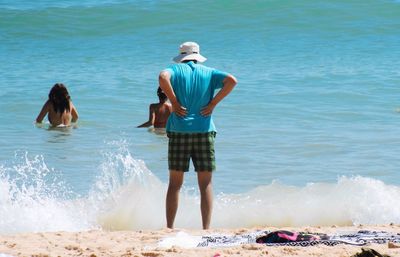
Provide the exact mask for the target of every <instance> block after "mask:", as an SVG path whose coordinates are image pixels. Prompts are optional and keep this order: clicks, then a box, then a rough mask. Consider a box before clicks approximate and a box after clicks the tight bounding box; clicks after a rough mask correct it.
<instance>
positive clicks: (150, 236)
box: [0, 225, 400, 257]
mask: <svg viewBox="0 0 400 257" xmlns="http://www.w3.org/2000/svg"><path fill="white" fill-rule="evenodd" d="M259 229H263V230H278V229H285V230H290V231H305V232H314V233H327V234H334V233H336V232H349V233H351V232H356V231H358V230H361V229H362V230H371V231H387V232H391V233H400V225H385V226H352V227H302V228H287V227H286V228H272V227H265V228H252V229H213V230H208V231H202V230H185V229H175V230H168V229H163V230H155V231H111V232H108V231H102V230H91V231H83V232H46V233H26V234H17V235H0V256H1V254H8V255H12V256H41V257H44V256H92V257H95V256H138V257H142V256H147V257H156V256H160V257H161V256H188V257H191V256H202V257H203V256H204V257H214V256H219V257H224V256H279V257H281V256H313V257H316V256H341V257H348V256H351V255H353V254H355V253H357V252H360V251H361V247H360V246H351V245H345V244H340V245H336V246H325V245H318V246H309V247H288V246H274V247H271V246H264V245H262V244H246V245H240V246H235V247H218V248H182V247H177V246H173V247H170V248H163V247H159V245H158V243H159V242H160V241H161V240H163V239H164V238H167V237H175V236H176V234H177V233H178V232H179V231H183V232H185V233H187V234H190V235H193V236H195V235H211V234H216V233H217V234H223V235H234V234H246V233H251V232H252V231H256V230H259ZM363 247H364V248H373V249H375V250H377V251H378V252H380V253H381V254H388V255H390V256H400V248H396V247H399V245H398V244H394V245H393V246H392V245H391V246H389V244H372V245H367V246H363Z"/></svg>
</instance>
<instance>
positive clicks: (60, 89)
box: [36, 83, 78, 126]
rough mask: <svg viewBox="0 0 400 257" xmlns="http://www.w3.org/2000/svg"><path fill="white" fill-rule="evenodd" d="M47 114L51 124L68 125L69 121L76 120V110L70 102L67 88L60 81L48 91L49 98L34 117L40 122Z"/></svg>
mask: <svg viewBox="0 0 400 257" xmlns="http://www.w3.org/2000/svg"><path fill="white" fill-rule="evenodd" d="M46 114H48V115H47V118H48V119H49V122H50V124H51V125H52V126H59V125H65V126H69V125H70V124H71V122H76V121H77V120H78V112H77V111H76V108H75V106H74V105H73V104H72V101H71V97H70V96H69V93H68V90H67V88H66V87H65V86H64V84H62V83H57V84H55V85H54V86H53V87H52V89H51V90H50V93H49V99H48V100H47V101H46V103H45V104H44V105H43V108H42V110H41V111H40V113H39V115H38V116H37V118H36V122H38V123H40V122H42V120H43V118H44V117H45V116H46Z"/></svg>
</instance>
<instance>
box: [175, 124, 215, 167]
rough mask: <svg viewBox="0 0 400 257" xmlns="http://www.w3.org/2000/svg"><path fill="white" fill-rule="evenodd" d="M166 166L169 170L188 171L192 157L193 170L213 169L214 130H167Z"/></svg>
mask: <svg viewBox="0 0 400 257" xmlns="http://www.w3.org/2000/svg"><path fill="white" fill-rule="evenodd" d="M167 135H168V138H169V143H168V167H169V169H170V170H176V171H188V170H189V162H190V158H192V161H193V166H194V169H195V171H213V170H215V150H214V141H215V136H216V132H214V131H212V132H207V133H177V132H168V133H167Z"/></svg>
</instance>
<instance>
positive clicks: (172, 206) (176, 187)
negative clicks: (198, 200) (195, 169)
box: [166, 170, 184, 228]
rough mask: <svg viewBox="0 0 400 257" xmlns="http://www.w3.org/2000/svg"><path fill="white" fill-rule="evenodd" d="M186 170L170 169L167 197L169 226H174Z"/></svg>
mask: <svg viewBox="0 0 400 257" xmlns="http://www.w3.org/2000/svg"><path fill="white" fill-rule="evenodd" d="M183 177H184V172H182V171H176V170H170V171H169V185H168V191H167V199H166V215H167V227H168V228H174V221H175V216H176V211H177V210H178V202H179V191H180V189H181V187H182V184H183Z"/></svg>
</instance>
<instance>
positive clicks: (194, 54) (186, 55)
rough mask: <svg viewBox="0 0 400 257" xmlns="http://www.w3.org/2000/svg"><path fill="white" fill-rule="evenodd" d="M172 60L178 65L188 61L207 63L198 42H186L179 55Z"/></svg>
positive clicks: (180, 48)
mask: <svg viewBox="0 0 400 257" xmlns="http://www.w3.org/2000/svg"><path fill="white" fill-rule="evenodd" d="M172 60H174V62H178V63H179V62H183V61H186V60H196V61H198V62H205V61H206V60H207V58H205V57H204V56H202V55H201V54H200V46H199V45H198V44H197V43H196V42H185V43H183V44H182V45H180V46H179V55H178V56H175V57H174V59H172Z"/></svg>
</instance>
